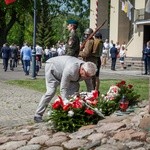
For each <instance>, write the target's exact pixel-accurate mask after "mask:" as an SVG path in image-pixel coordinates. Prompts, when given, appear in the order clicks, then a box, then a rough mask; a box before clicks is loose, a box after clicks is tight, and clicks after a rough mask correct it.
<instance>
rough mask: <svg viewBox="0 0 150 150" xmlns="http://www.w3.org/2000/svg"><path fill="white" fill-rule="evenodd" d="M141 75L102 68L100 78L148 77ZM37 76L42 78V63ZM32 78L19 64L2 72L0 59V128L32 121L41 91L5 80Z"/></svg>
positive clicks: (130, 71) (139, 73) (128, 71)
mask: <svg viewBox="0 0 150 150" xmlns="http://www.w3.org/2000/svg"><path fill="white" fill-rule="evenodd" d="M148 77H149V76H143V75H141V72H140V71H133V70H118V71H111V70H109V69H102V70H101V74H100V78H101V79H125V78H148ZM37 78H44V65H43V66H42V69H41V70H40V72H39V75H38V76H37ZM15 79H32V77H31V76H25V75H24V72H23V70H22V66H21V64H20V65H18V67H17V68H15V69H14V71H11V70H9V68H8V71H7V72H4V70H3V68H2V61H1V60H0V89H1V90H0V101H1V105H0V114H1V115H0V128H1V127H12V126H17V125H25V124H29V123H33V115H34V112H35V110H36V108H37V105H38V102H39V100H40V98H41V96H42V94H43V93H40V92H37V91H34V90H30V89H25V88H22V87H18V86H15V85H9V84H7V83H6V81H7V80H15Z"/></svg>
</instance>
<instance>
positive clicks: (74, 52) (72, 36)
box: [66, 20, 80, 57]
mask: <svg viewBox="0 0 150 150" xmlns="http://www.w3.org/2000/svg"><path fill="white" fill-rule="evenodd" d="M67 23H68V26H67V28H68V30H69V31H70V33H69V37H68V40H67V44H66V55H69V56H75V57H78V54H79V50H80V40H79V37H78V35H77V33H76V29H77V27H78V22H77V21H76V20H68V21H67Z"/></svg>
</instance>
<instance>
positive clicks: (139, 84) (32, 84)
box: [7, 79, 149, 100]
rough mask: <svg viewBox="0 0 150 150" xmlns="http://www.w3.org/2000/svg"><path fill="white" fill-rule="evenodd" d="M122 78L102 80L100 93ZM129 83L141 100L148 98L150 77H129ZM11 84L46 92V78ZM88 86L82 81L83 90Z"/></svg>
mask: <svg viewBox="0 0 150 150" xmlns="http://www.w3.org/2000/svg"><path fill="white" fill-rule="evenodd" d="M118 81H120V80H112V79H110V80H101V84H100V93H101V94H105V93H107V91H108V90H109V87H110V86H111V85H114V84H115V83H117V82H118ZM125 81H126V83H127V84H132V85H133V87H134V89H135V92H137V93H138V94H140V95H141V97H140V99H141V100H148V97H149V80H148V79H127V80H125ZM7 83H9V84H13V85H18V86H21V87H25V88H29V89H34V90H37V91H39V92H43V93H45V91H46V88H45V80H44V79H36V80H10V81H7ZM85 89H86V86H85V84H84V82H81V88H80V90H81V91H85ZM57 93H59V90H57Z"/></svg>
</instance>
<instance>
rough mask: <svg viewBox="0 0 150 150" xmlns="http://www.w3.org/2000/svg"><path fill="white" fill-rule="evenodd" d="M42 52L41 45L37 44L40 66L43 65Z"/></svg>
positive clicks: (37, 56)
mask: <svg viewBox="0 0 150 150" xmlns="http://www.w3.org/2000/svg"><path fill="white" fill-rule="evenodd" d="M42 54H43V49H42V47H41V46H39V45H36V58H37V59H38V61H39V64H40V68H41V67H42Z"/></svg>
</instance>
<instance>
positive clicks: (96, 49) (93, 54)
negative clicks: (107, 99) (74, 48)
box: [79, 28, 103, 91]
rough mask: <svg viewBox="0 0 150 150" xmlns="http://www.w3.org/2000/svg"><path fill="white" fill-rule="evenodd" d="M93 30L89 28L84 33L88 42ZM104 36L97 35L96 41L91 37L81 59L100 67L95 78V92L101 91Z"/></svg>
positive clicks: (80, 54)
mask: <svg viewBox="0 0 150 150" xmlns="http://www.w3.org/2000/svg"><path fill="white" fill-rule="evenodd" d="M92 33H93V30H92V29H91V28H87V29H86V30H85V32H84V39H85V40H86V39H87V38H88V37H89V36H90V35H91V34H92ZM102 44H103V43H102V35H101V33H100V32H97V33H96V35H95V39H94V38H93V37H91V38H90V39H89V40H87V41H86V43H85V47H84V48H83V50H81V51H80V53H79V57H82V58H83V60H84V61H91V62H93V63H95V64H96V65H97V67H98V71H97V73H96V76H93V86H94V88H95V90H98V91H99V68H100V65H101V61H100V56H101V53H102Z"/></svg>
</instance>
